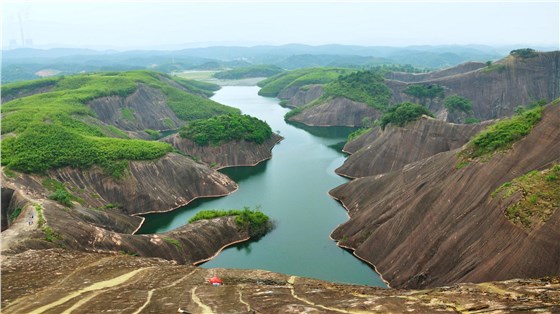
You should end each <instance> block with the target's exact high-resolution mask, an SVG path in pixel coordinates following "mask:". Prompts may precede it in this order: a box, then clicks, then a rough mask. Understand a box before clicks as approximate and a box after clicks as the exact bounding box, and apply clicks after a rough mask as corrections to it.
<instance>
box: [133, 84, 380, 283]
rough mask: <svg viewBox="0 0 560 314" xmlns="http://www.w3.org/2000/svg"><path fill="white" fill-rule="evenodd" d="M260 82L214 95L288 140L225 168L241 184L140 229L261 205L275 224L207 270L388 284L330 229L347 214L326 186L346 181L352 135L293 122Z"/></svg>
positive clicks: (152, 218) (156, 229)
mask: <svg viewBox="0 0 560 314" xmlns="http://www.w3.org/2000/svg"><path fill="white" fill-rule="evenodd" d="M258 90H259V88H258V87H256V86H224V87H222V89H221V90H219V91H218V92H216V95H215V96H213V97H212V99H213V100H215V101H217V102H220V103H223V104H226V105H229V106H232V107H236V108H239V109H241V110H242V112H243V113H244V114H249V115H252V116H255V117H258V118H259V119H261V120H265V121H266V122H267V123H268V124H269V125H270V126H271V128H272V130H273V131H275V132H277V133H279V134H280V135H281V136H283V137H284V140H283V141H282V142H280V143H279V144H278V145H276V146H275V147H274V149H273V150H272V155H273V156H272V159H270V160H268V161H264V162H261V163H260V164H258V165H257V166H254V167H232V168H225V169H222V170H220V171H221V172H222V173H224V174H226V175H228V176H230V177H231V178H232V179H233V180H235V181H236V182H238V184H239V190H238V191H236V192H235V193H233V194H231V195H228V196H226V197H220V198H211V199H210V198H204V199H197V200H195V201H193V202H191V203H190V204H189V205H188V206H185V207H183V208H180V209H177V210H174V211H171V212H167V213H161V214H149V215H146V216H145V217H146V221H145V223H144V225H143V226H142V228H141V230H140V232H139V233H161V232H166V231H169V230H172V229H175V228H177V227H179V226H182V225H184V224H186V223H187V221H188V219H189V218H190V217H192V216H193V215H194V214H196V213H197V212H198V211H201V210H206V209H234V208H243V207H244V206H249V207H252V208H255V207H257V206H260V208H261V210H262V211H263V212H264V213H266V214H267V215H268V216H270V217H271V219H273V220H275V221H276V228H275V229H274V230H273V231H272V232H270V233H269V234H267V235H266V236H265V237H263V238H261V239H259V240H258V241H252V242H248V243H241V244H238V245H235V246H232V247H230V248H228V249H226V250H224V251H222V252H221V253H220V254H219V255H218V256H217V257H216V258H214V259H212V260H210V261H208V262H206V263H204V264H203V265H201V266H202V267H205V268H214V267H220V268H222V267H223V268H243V269H265V270H269V271H275V272H280V273H285V274H290V275H298V276H304V277H311V278H317V279H322V280H329V281H335V282H343V283H354V284H365V285H371V286H380V287H385V284H384V283H383V282H382V280H381V279H380V278H379V276H378V275H377V274H376V273H375V272H374V271H373V269H372V268H371V267H370V266H368V265H367V264H365V263H363V262H362V261H360V260H358V259H357V258H355V257H354V256H353V255H352V254H351V253H349V252H348V251H346V250H344V249H341V248H339V247H338V246H336V244H335V242H334V241H333V240H331V239H330V238H329V234H330V233H331V232H332V230H333V229H334V228H336V226H337V225H339V224H340V223H343V222H345V221H346V220H347V219H348V217H347V215H346V212H345V211H344V209H343V207H342V206H341V205H339V204H338V203H337V202H336V201H335V200H333V199H332V198H331V197H330V196H329V195H328V194H327V192H328V191H329V190H330V189H332V188H334V187H336V186H338V185H340V184H343V183H345V182H347V179H344V178H342V177H340V176H338V175H336V174H335V173H334V170H335V169H336V168H337V167H338V166H340V165H341V164H342V162H343V161H344V158H345V157H344V154H343V153H342V152H341V151H340V150H341V148H342V145H343V144H344V141H345V140H346V137H347V136H348V134H349V133H350V132H351V131H352V130H353V129H351V128H344V127H308V126H304V125H300V124H288V123H286V122H285V121H284V119H283V116H284V114H285V113H286V112H287V111H288V109H286V108H283V107H281V106H279V105H278V100H277V99H274V98H265V97H261V96H258V94H257V93H258Z"/></svg>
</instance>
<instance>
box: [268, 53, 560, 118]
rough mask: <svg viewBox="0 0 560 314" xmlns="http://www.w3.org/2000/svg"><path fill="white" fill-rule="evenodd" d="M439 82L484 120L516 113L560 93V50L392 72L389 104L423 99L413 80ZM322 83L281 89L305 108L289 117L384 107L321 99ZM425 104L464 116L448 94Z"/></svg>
mask: <svg viewBox="0 0 560 314" xmlns="http://www.w3.org/2000/svg"><path fill="white" fill-rule="evenodd" d="M416 84H420V85H439V86H441V87H443V89H444V93H445V97H447V96H451V95H459V96H461V97H464V98H466V99H468V100H470V101H471V103H472V114H471V113H469V115H472V117H473V118H476V119H479V120H481V121H484V120H490V119H498V118H502V117H507V116H511V115H512V114H514V113H515V110H516V108H517V107H518V106H525V105H528V104H529V103H531V102H534V101H540V100H545V101H547V102H550V101H552V100H554V99H556V98H558V97H560V51H552V52H539V53H536V54H535V55H534V56H532V57H530V58H521V57H515V56H512V55H510V56H508V57H506V58H504V59H502V60H499V61H497V62H494V63H493V64H492V65H491V66H486V65H485V64H484V63H481V62H467V63H465V64H461V65H458V66H455V67H452V68H448V69H444V70H440V71H434V72H430V73H420V74H415V73H399V72H392V73H388V74H387V75H386V76H385V85H386V86H387V87H388V88H389V89H390V90H391V95H392V96H391V99H390V101H389V103H390V104H398V103H402V102H406V101H412V102H417V101H419V100H418V99H416V98H414V97H411V96H410V95H407V94H406V93H404V91H405V90H406V88H407V87H408V86H410V85H416ZM322 95H323V91H322V89H319V87H317V86H314V85H310V86H304V87H302V88H300V89H299V90H298V89H297V88H287V89H285V90H283V91H281V92H280V93H279V94H278V97H279V98H281V99H284V101H285V102H286V105H287V106H289V107H301V106H304V105H307V106H305V107H303V108H302V109H301V112H298V113H297V114H295V115H293V116H291V117H290V118H289V119H288V120H290V121H297V122H301V123H304V124H307V125H310V126H363V125H364V123H363V119H364V118H367V119H369V121H373V120H374V119H376V118H378V117H379V116H380V115H381V112H380V111H379V110H377V109H374V108H373V107H370V106H367V105H366V104H365V103H359V102H354V101H351V100H349V99H347V98H344V97H339V98H336V97H335V98H334V100H333V99H327V98H325V99H321V96H322ZM425 102H426V104H425V105H426V106H427V107H428V109H430V110H431V111H432V112H434V114H435V116H436V117H438V119H441V120H444V121H448V122H454V123H459V122H464V121H465V119H466V115H465V113H462V112H458V111H450V110H448V109H447V108H445V106H444V98H441V99H440V98H435V99H431V100H427V101H425Z"/></svg>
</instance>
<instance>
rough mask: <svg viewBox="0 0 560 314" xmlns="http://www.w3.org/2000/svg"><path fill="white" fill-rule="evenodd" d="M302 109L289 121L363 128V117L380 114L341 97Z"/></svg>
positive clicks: (375, 116) (378, 115)
mask: <svg viewBox="0 0 560 314" xmlns="http://www.w3.org/2000/svg"><path fill="white" fill-rule="evenodd" d="M301 108H304V109H303V111H301V112H300V113H298V114H296V115H293V116H291V117H290V118H288V120H289V121H295V122H300V123H303V124H306V125H310V126H352V127H359V126H363V119H364V118H365V117H370V118H373V119H375V118H378V117H380V116H381V112H380V111H379V110H377V109H375V108H373V107H370V106H368V105H366V104H364V103H360V102H355V101H352V100H349V99H346V98H343V97H336V98H332V99H329V100H328V101H326V102H324V103H321V104H317V105H312V106H309V107H301Z"/></svg>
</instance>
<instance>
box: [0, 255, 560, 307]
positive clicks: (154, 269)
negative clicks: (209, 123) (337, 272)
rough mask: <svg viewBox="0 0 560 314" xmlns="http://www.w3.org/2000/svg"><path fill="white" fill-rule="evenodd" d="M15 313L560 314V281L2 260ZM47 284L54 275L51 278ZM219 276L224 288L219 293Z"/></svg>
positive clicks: (91, 259)
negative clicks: (353, 281)
mask: <svg viewBox="0 0 560 314" xmlns="http://www.w3.org/2000/svg"><path fill="white" fill-rule="evenodd" d="M3 258H4V260H3V262H2V308H3V309H4V310H5V311H6V312H7V313H32V312H57V313H63V312H66V311H68V312H70V311H79V312H84V313H85V312H87V313H98V312H105V311H111V312H118V313H176V312H177V311H180V312H183V313H366V312H367V313H375V312H382V313H406V312H414V313H434V312H438V313H457V312H459V311H462V312H478V311H481V312H492V313H505V312H517V311H519V312H524V313H525V312H548V313H553V312H557V311H558V310H560V306H559V305H558V304H559V302H560V295H559V293H558V291H559V290H560V283H559V279H558V278H543V279H540V280H535V279H533V280H512V281H505V282H491V283H484V284H459V285H453V286H449V287H442V288H437V289H430V290H422V291H415V290H393V289H379V288H373V287H365V286H353V285H343V284H336V283H330V282H324V281H320V280H314V279H309V278H301V277H297V276H289V275H282V274H277V273H272V272H267V271H262V270H240V269H203V268H196V267H192V266H186V265H175V264H173V263H170V262H168V261H164V260H161V259H154V258H138V257H132V256H126V255H114V254H95V253H81V252H70V251H64V250H61V249H53V250H44V251H41V252H37V251H27V252H25V253H21V254H17V255H13V256H8V257H6V256H3ZM45 274H49V275H48V276H46V275H45ZM213 276H218V277H219V278H221V279H222V281H223V283H224V285H223V286H220V287H215V286H212V285H210V284H209V283H208V279H210V278H211V277H213Z"/></svg>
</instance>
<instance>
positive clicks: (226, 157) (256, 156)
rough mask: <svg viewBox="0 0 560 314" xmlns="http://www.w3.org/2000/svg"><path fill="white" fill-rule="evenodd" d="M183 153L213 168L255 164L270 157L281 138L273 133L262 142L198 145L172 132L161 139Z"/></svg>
mask: <svg viewBox="0 0 560 314" xmlns="http://www.w3.org/2000/svg"><path fill="white" fill-rule="evenodd" d="M161 140H162V141H164V142H166V143H169V144H171V145H173V147H175V148H176V149H178V150H180V151H182V152H184V153H185V154H187V155H189V156H192V157H195V158H196V159H198V160H200V161H203V162H205V163H206V164H208V165H211V166H212V167H213V168H224V167H232V166H255V165H256V164H258V163H259V162H261V161H264V160H267V159H270V158H271V157H272V148H274V145H276V143H278V142H279V141H281V140H282V137H281V136H279V135H277V134H274V133H273V135H272V137H271V138H270V139H268V140H266V141H265V142H264V143H262V144H257V143H254V142H248V141H244V140H239V141H230V142H227V143H223V144H220V145H212V144H211V145H198V144H197V143H195V142H194V141H192V140H190V139H186V138H182V137H181V136H180V135H179V134H173V135H170V136H168V137H165V138H163V139H161Z"/></svg>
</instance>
